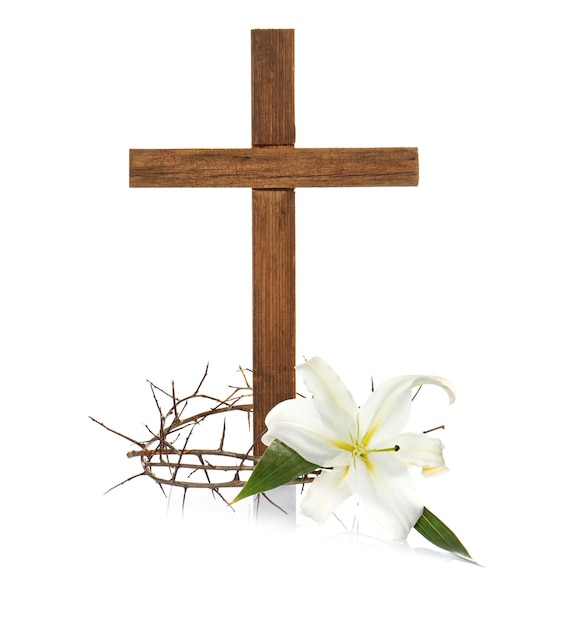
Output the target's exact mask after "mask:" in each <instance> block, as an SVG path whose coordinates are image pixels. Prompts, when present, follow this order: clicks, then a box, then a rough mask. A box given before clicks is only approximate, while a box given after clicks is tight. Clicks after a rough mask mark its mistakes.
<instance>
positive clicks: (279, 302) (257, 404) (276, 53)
mask: <svg viewBox="0 0 573 626" xmlns="http://www.w3.org/2000/svg"><path fill="white" fill-rule="evenodd" d="M251 86H252V97H251V103H252V144H253V148H264V149H266V150H273V149H277V148H279V147H281V148H285V149H289V150H294V142H295V124H294V31H293V30H254V31H252V32H251ZM252 220H253V221H252V228H253V395H254V407H253V410H254V414H253V421H254V432H255V440H254V453H255V454H262V453H263V452H264V446H263V444H262V442H261V441H260V439H259V436H260V434H261V433H263V432H264V430H265V422H264V420H265V417H266V415H267V413H268V412H269V411H270V410H271V408H272V407H273V406H274V405H275V404H278V403H279V402H281V401H282V400H287V399H289V398H294V397H295V393H296V387H295V385H296V382H295V350H296V348H295V334H296V319H295V202H294V189H292V188H291V189H288V188H287V189H253V208H252Z"/></svg>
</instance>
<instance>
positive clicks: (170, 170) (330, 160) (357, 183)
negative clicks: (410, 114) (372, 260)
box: [130, 147, 418, 189]
mask: <svg viewBox="0 0 573 626" xmlns="http://www.w3.org/2000/svg"><path fill="white" fill-rule="evenodd" d="M417 184H418V150H417V148H292V147H266V148H245V149H232V150H217V149H213V150H209V149H205V150H185V149H176V150H145V149H144V150H130V186H131V187H251V188H256V189H294V188H295V187H388V186H392V187H397V186H398V187H406V186H415V185H417Z"/></svg>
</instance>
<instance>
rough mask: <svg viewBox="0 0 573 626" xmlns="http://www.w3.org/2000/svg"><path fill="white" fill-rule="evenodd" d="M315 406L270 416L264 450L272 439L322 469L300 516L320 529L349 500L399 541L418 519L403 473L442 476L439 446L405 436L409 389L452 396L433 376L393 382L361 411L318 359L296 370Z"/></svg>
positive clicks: (280, 409) (287, 407) (417, 502)
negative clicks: (415, 469) (434, 389)
mask: <svg viewBox="0 0 573 626" xmlns="http://www.w3.org/2000/svg"><path fill="white" fill-rule="evenodd" d="M297 370H298V372H299V373H300V375H301V376H302V379H303V381H304V383H305V385H306V387H307V389H308V390H309V391H310V392H311V393H312V395H313V398H309V399H302V398H298V399H295V400H285V401H284V402H281V403H280V404H278V405H277V406H275V407H274V408H273V409H272V410H271V411H270V412H269V414H268V415H267V418H266V424H267V427H268V430H267V432H266V433H265V435H264V436H263V443H265V444H266V445H267V446H268V445H270V444H271V442H272V441H273V440H274V439H278V440H279V441H282V442H283V443H284V444H286V445H287V446H289V447H290V448H292V449H293V450H295V451H296V452H297V453H298V454H300V455H301V456H302V457H303V458H304V459H306V460H307V461H309V462H310V463H316V465H317V466H320V467H322V468H331V469H324V470H323V471H322V472H321V474H320V476H319V477H318V478H316V479H315V480H314V481H313V483H312V484H311V486H310V488H309V491H308V494H307V495H306V496H305V498H304V499H303V501H302V503H301V511H302V513H304V514H305V515H307V516H308V517H310V518H312V519H314V520H316V521H318V522H322V521H324V520H325V519H326V518H327V517H328V516H329V515H330V513H332V512H333V511H334V510H335V509H336V507H337V506H338V505H339V504H341V503H342V502H343V501H344V500H346V499H347V498H348V497H349V496H350V495H352V494H354V495H356V496H357V497H358V499H359V500H360V501H361V502H362V503H364V504H365V505H366V506H367V508H368V509H369V510H370V512H371V513H373V515H374V517H375V518H376V519H377V521H378V522H379V523H380V524H381V525H382V526H384V527H385V528H386V529H387V530H388V531H390V532H391V533H392V535H393V536H394V537H395V538H396V539H398V540H400V541H402V540H404V539H405V538H406V537H407V535H408V533H409V532H410V530H411V528H412V527H413V526H414V525H415V524H416V522H417V521H418V519H419V518H420V515H421V514H422V511H423V504H422V501H421V499H420V497H419V495H418V493H417V491H416V489H415V487H414V484H413V482H412V478H411V476H410V473H409V471H408V469H407V467H408V466H412V465H416V466H419V467H421V468H422V470H423V473H428V474H431V473H435V472H436V471H437V470H438V469H444V468H445V465H444V458H443V456H442V450H443V448H444V446H443V444H442V442H441V441H440V440H439V439H436V438H434V437H430V436H428V435H425V434H421V433H403V432H402V429H403V428H404V426H405V425H406V422H407V421H408V418H409V415H410V406H411V404H412V388H413V387H417V386H419V385H424V384H433V385H438V386H440V387H442V388H443V389H445V390H446V392H447V393H448V396H449V398H450V404H451V403H452V402H453V401H454V399H455V396H454V391H453V388H452V386H451V384H450V382H449V381H447V380H446V379H444V378H439V377H437V376H399V377H397V378H392V379H390V380H388V381H386V382H384V383H382V384H381V385H380V386H379V387H377V388H376V390H375V391H374V393H373V394H372V395H371V396H370V398H369V399H368V401H367V402H366V404H365V405H364V406H362V407H361V408H359V407H358V406H357V404H356V402H355V401H354V398H353V397H352V394H351V393H350V392H349V391H348V389H347V388H346V386H345V385H344V383H343V382H342V380H341V379H340V378H339V377H338V376H337V374H336V373H335V372H334V371H333V370H332V369H331V368H330V366H329V365H328V364H327V363H326V362H325V361H323V360H322V359H320V358H318V357H314V358H312V359H310V360H309V361H307V362H305V363H303V364H302V365H299V366H298V367H297Z"/></svg>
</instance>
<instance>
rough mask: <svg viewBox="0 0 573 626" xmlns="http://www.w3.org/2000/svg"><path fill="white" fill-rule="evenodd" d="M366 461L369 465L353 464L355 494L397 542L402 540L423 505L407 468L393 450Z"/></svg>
mask: <svg viewBox="0 0 573 626" xmlns="http://www.w3.org/2000/svg"><path fill="white" fill-rule="evenodd" d="M369 460H370V468H368V467H367V466H366V465H365V464H364V463H357V464H356V469H355V470H354V474H355V476H354V480H356V494H357V496H358V498H359V499H360V500H361V501H362V502H363V503H364V504H365V505H366V506H367V507H368V509H369V510H370V512H371V513H372V514H373V515H374V517H375V518H376V519H377V521H378V523H379V524H380V525H381V526H384V528H386V530H388V531H389V532H390V533H391V534H392V536H393V537H394V538H395V539H397V540H398V541H404V540H405V539H406V537H407V536H408V533H409V532H410V530H411V529H412V527H413V526H414V524H415V523H416V522H417V521H418V520H419V519H420V516H421V515H422V511H423V510H424V505H423V503H422V501H421V499H420V496H419V495H418V492H417V491H416V488H415V487H414V483H413V482H412V478H411V477H410V474H409V472H408V470H407V469H406V468H405V466H404V465H403V464H402V463H401V461H400V460H399V459H397V458H396V456H395V454H394V453H387V454H386V453H381V454H373V455H370V456H369ZM351 482H354V481H351Z"/></svg>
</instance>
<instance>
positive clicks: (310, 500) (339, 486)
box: [300, 467, 352, 522]
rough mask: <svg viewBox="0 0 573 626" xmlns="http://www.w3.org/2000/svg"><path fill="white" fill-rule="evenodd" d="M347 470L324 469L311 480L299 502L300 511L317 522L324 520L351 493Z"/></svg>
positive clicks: (345, 468)
mask: <svg viewBox="0 0 573 626" xmlns="http://www.w3.org/2000/svg"><path fill="white" fill-rule="evenodd" d="M348 472H349V468H348V467H336V468H334V469H332V470H324V471H323V472H322V473H321V474H320V476H318V477H317V478H315V479H314V480H313V481H312V485H311V486H310V488H309V490H308V493H307V495H306V496H305V497H304V498H303V501H302V502H301V503H300V510H301V513H303V514H304V515H306V516H307V517H310V518H311V519H313V520H315V521H317V522H324V520H325V519H326V518H327V517H328V516H329V515H330V514H331V513H332V512H333V511H334V510H335V509H336V507H337V506H338V505H339V504H342V502H344V500H346V498H348V497H349V496H350V495H352V489H351V488H350V484H349V481H348Z"/></svg>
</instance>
